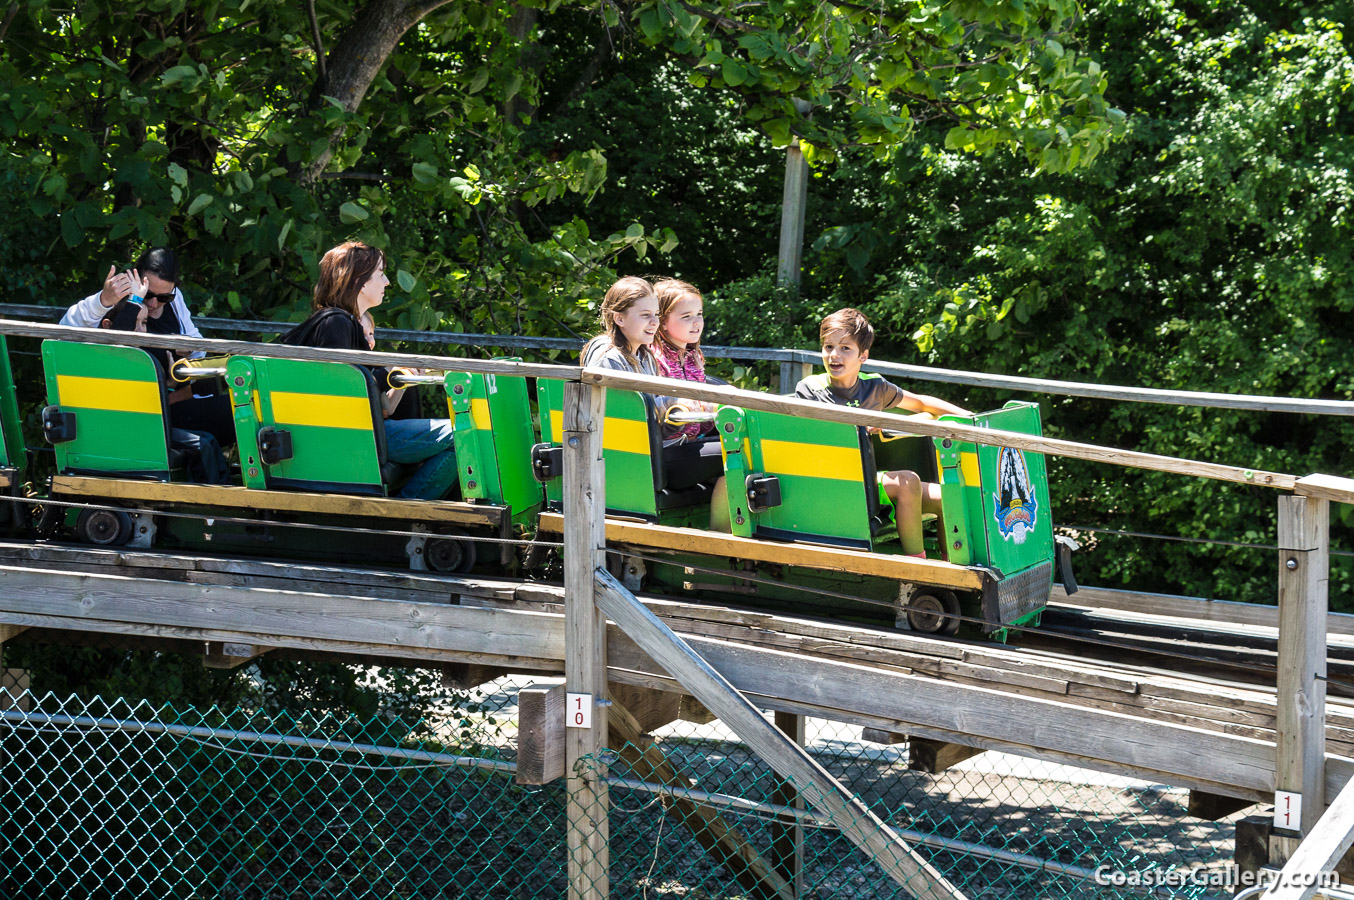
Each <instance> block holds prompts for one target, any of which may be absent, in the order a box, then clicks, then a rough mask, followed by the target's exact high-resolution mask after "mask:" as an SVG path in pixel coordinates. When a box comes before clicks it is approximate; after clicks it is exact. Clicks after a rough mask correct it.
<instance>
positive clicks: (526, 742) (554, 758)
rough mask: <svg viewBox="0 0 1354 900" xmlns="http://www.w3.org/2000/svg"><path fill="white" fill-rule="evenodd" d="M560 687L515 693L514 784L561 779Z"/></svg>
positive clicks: (562, 704) (562, 710) (562, 715)
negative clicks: (515, 754) (515, 759)
mask: <svg viewBox="0 0 1354 900" xmlns="http://www.w3.org/2000/svg"><path fill="white" fill-rule="evenodd" d="M564 692H565V688H564V685H562V684H557V685H554V686H553V687H548V688H547V687H529V688H522V689H521V690H520V691H518V692H517V772H516V774H515V775H514V776H513V777H514V778H515V780H516V781H517V783H518V784H549V783H550V782H552V781H554V780H556V779H558V778H563V777H564Z"/></svg>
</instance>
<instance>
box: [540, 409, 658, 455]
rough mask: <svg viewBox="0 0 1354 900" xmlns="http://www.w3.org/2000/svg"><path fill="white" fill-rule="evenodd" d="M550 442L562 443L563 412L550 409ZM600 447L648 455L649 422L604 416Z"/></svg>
mask: <svg viewBox="0 0 1354 900" xmlns="http://www.w3.org/2000/svg"><path fill="white" fill-rule="evenodd" d="M550 442H551V443H552V444H562V443H564V413H562V412H560V411H559V410H557V409H552V410H550ZM602 449H603V450H617V451H619V452H621V453H643V454H644V455H645V456H648V455H649V423H648V422H637V421H635V420H634V419H613V418H610V417H608V418H606V419H604V420H603V422H602Z"/></svg>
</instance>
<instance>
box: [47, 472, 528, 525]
mask: <svg viewBox="0 0 1354 900" xmlns="http://www.w3.org/2000/svg"><path fill="white" fill-rule="evenodd" d="M52 494H53V496H56V495H60V496H76V497H100V498H109V499H113V500H137V501H141V502H143V503H172V504H186V505H192V506H215V507H220V508H224V509H267V510H272V511H274V512H306V513H321V514H325V515H334V516H368V517H374V518H384V519H405V520H412V521H419V522H450V523H455V524H458V525H486V526H491V527H495V528H496V527H498V525H499V523H501V522H502V520H503V509H502V507H496V506H475V505H473V504H470V503H458V502H453V501H445V500H443V501H433V500H398V499H395V498H392V497H355V496H349V495H345V494H308V493H305V492H301V491H296V492H292V491H254V490H250V489H249V488H243V487H231V486H227V485H215V484H188V483H185V482H174V483H172V484H171V483H167V482H160V481H133V480H130V479H121V478H98V477H94V476H89V475H57V476H54V477H53V478H52Z"/></svg>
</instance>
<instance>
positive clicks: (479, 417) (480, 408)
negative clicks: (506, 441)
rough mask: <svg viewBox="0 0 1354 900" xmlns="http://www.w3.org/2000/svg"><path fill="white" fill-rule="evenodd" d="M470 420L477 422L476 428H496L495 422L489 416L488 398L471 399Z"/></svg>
mask: <svg viewBox="0 0 1354 900" xmlns="http://www.w3.org/2000/svg"><path fill="white" fill-rule="evenodd" d="M470 421H472V422H474V423H475V428H476V429H477V430H479V431H493V430H494V423H493V421H492V420H491V419H490V418H489V401H488V400H481V399H480V398H479V397H472V398H471V399H470Z"/></svg>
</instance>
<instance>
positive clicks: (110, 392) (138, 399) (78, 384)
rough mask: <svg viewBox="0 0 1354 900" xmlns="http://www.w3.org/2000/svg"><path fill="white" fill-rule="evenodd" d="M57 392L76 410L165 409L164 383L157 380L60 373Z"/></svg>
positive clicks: (158, 411)
mask: <svg viewBox="0 0 1354 900" xmlns="http://www.w3.org/2000/svg"><path fill="white" fill-rule="evenodd" d="M56 392H57V395H58V397H59V398H60V403H59V404H58V405H60V406H67V407H73V408H75V409H106V410H108V411H110V412H132V413H150V414H152V415H156V416H158V415H162V414H163V412H164V406H163V401H162V400H161V399H160V393H161V389H160V384H159V382H156V381H130V380H128V379H124V378H89V377H86V376H84V375H58V376H56Z"/></svg>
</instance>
